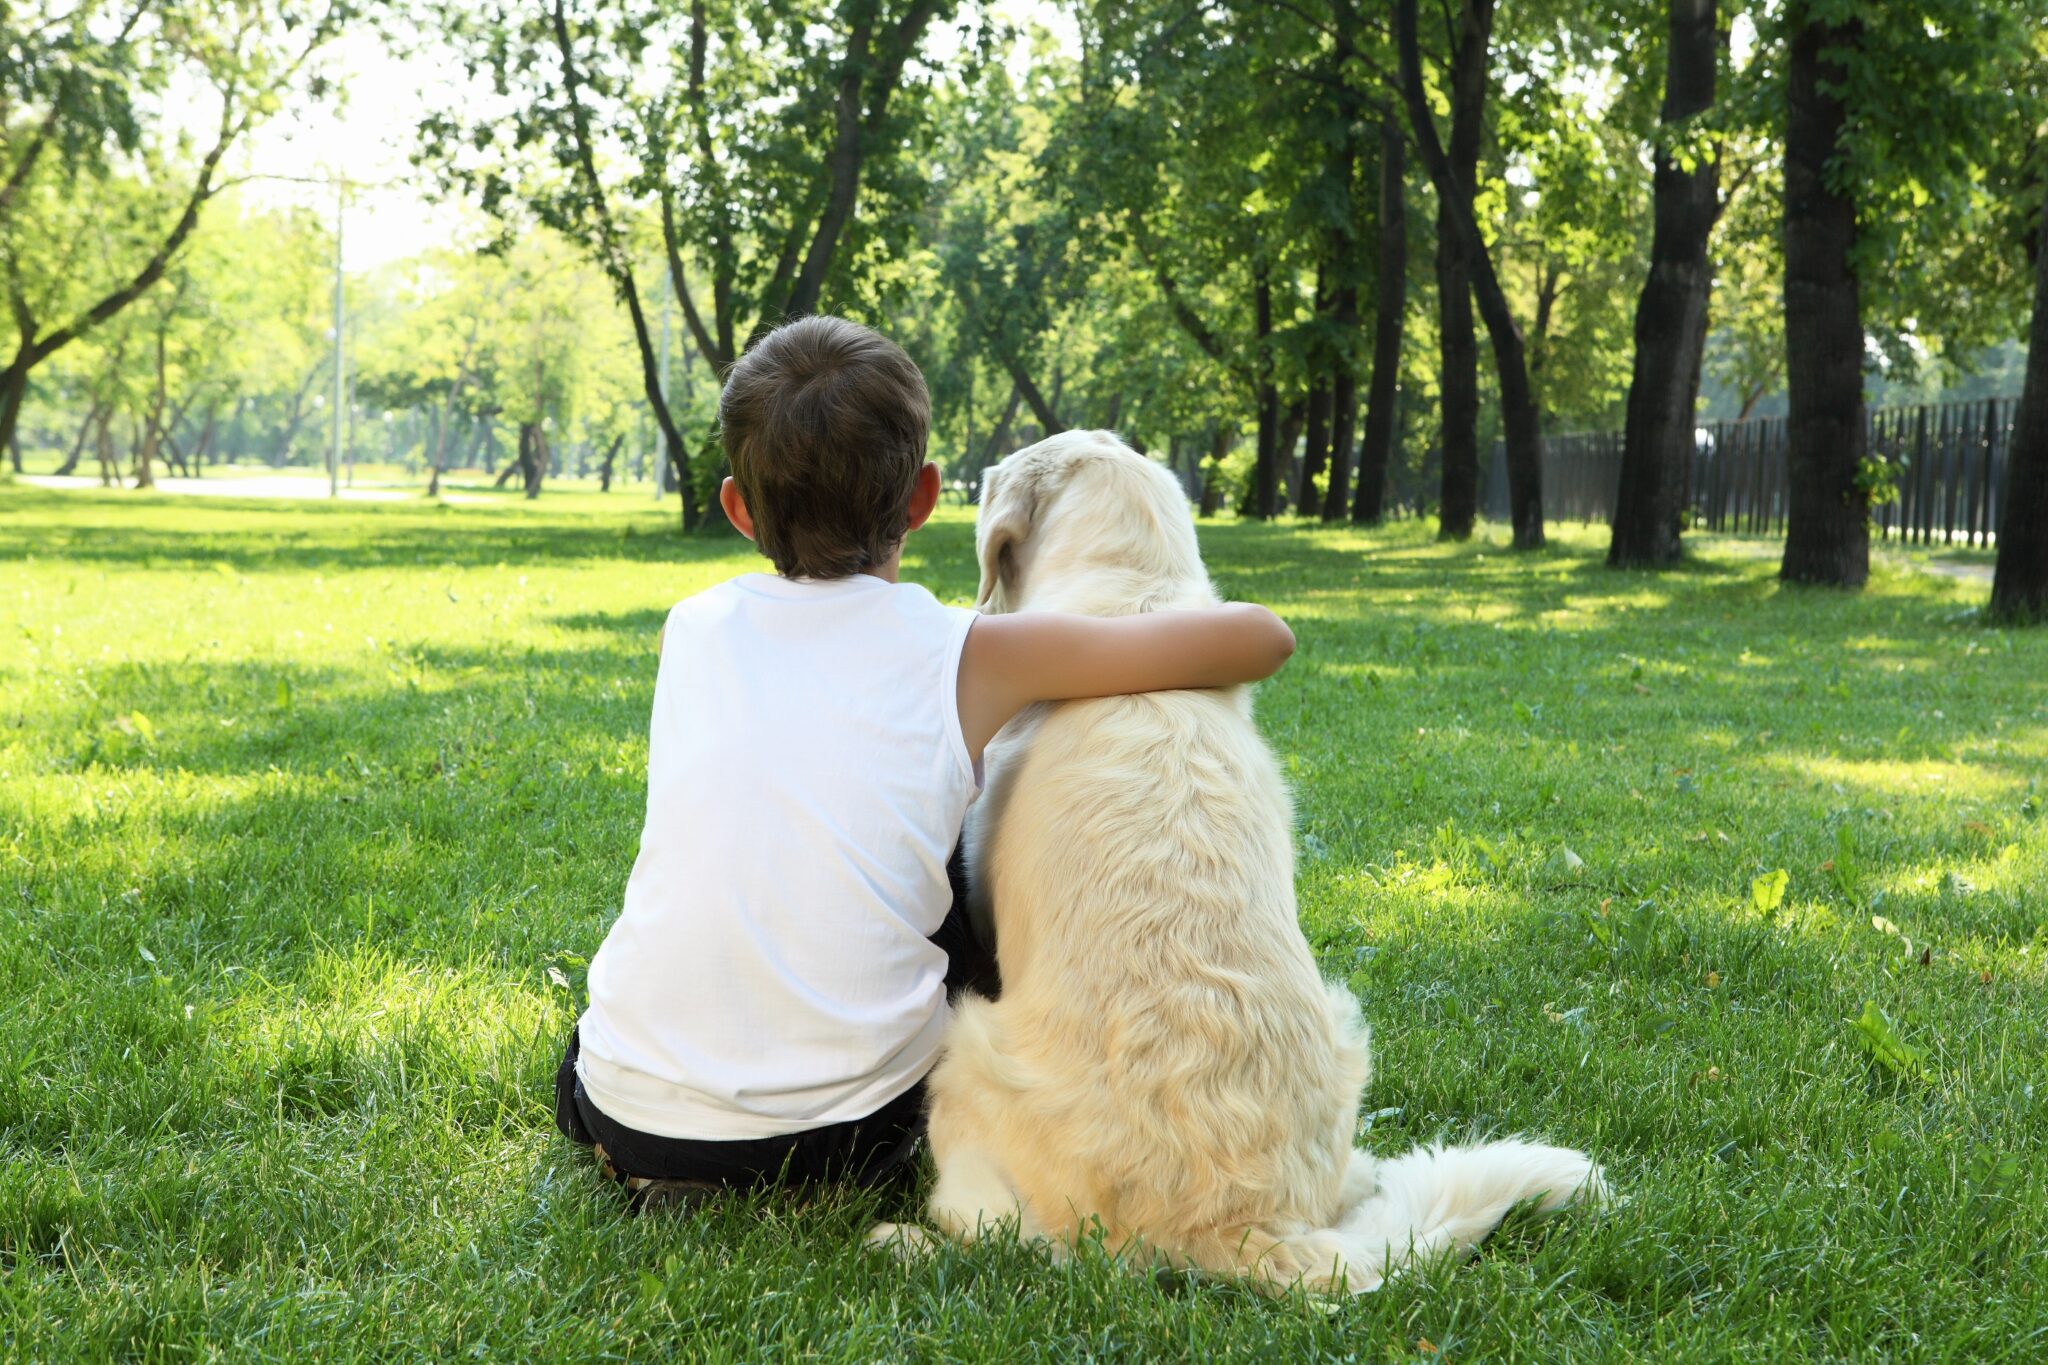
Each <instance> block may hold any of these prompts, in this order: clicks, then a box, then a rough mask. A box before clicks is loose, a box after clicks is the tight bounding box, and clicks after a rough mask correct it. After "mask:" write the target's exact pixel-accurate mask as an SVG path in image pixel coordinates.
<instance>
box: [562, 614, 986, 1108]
mask: <svg viewBox="0 0 2048 1365" xmlns="http://www.w3.org/2000/svg"><path fill="white" fill-rule="evenodd" d="M973 621H974V613H973V612H971V611H969V610H967V609H965V608H954V607H944V606H941V605H940V604H939V603H938V602H937V601H935V600H934V599H933V598H932V596H931V594H930V593H928V592H926V591H925V590H924V589H922V588H920V587H916V586H914V585H908V584H896V583H890V582H886V581H884V580H882V579H880V578H875V577H870V576H867V575H855V576H852V577H848V578H841V579H833V580H826V581H811V580H799V579H788V578H781V577H777V576H775V575H771V574H749V575H746V576H745V577H742V578H739V579H736V580H733V581H732V582H729V583H725V584H721V585H720V586H718V587H716V588H712V589H710V590H709V591H707V592H704V593H701V594H699V595H697V596H696V597H692V598H690V599H688V600H686V601H684V602H682V603H680V604H679V605H678V606H677V607H676V608H675V610H674V611H673V612H672V613H671V614H670V616H669V622H668V626H667V629H666V632H665V635H664V643H663V647H662V662H661V669H660V672H659V675H658V677H657V680H656V683H655V692H654V711H653V719H652V722H651V725H650V729H649V735H648V782H647V785H648V799H647V823H646V826H645V828H644V829H643V831H642V834H641V845H640V856H639V859H638V861H637V862H636V863H635V865H634V868H633V874H632V877H631V879H630V881H629V882H628V883H627V887H626V898H625V908H624V911H623V913H622V915H621V916H620V919H619V921H618V923H617V925H616V926H615V927H614V928H613V929H612V931H611V934H610V936H609V937H608V938H607V939H606V940H605V944H604V946H603V948H602V949H601V950H600V951H599V953H598V955H597V957H596V959H595V961H593V963H592V964H591V969H590V1010H589V1012H588V1013H587V1014H585V1015H584V1017H583V1021H582V1024H581V1031H582V1042H583V1052H582V1061H581V1066H580V1074H581V1076H582V1078H583V1081H584V1085H585V1087H586V1089H587V1090H588V1092H589V1094H590V1097H591V1099H592V1100H594V1101H595V1102H596V1103H597V1105H598V1107H599V1108H600V1109H602V1110H604V1111H605V1112H606V1113H608V1114H611V1115H613V1116H615V1117H616V1118H618V1119H620V1120H622V1121H624V1122H625V1123H628V1124H630V1125H632V1126H633V1127H635V1128H637V1129H639V1130H641V1131H643V1132H647V1133H653V1134H657V1135H664V1136H674V1137H690V1138H709V1139H745V1138H758V1137H766V1136H771V1135H777V1134H783V1133H789V1132H795V1131H798V1130H801V1129H805V1128H811V1127H815V1126H818V1125H820V1124H824V1123H833V1122H840V1121H844V1120H850V1119H857V1118H860V1117H862V1116H864V1115H867V1114H869V1113H872V1112H873V1111H874V1110H876V1109H877V1108H879V1107H880V1106H881V1105H883V1104H885V1103H887V1102H888V1101H889V1100H892V1099H894V1098H895V1097H896V1096H897V1095H899V1094H901V1093H903V1092H904V1091H906V1090H908V1089H909V1088H910V1087H911V1086H913V1085H914V1084H916V1082H917V1081H918V1080H919V1078H921V1077H922V1076H923V1075H924V1073H925V1072H926V1070H928V1069H929V1066H930V1062H931V1058H932V1055H933V1053H934V1052H935V1050H936V1049H937V1047H938V1043H939V1035H940V1033H941V1031H942V1030H943V1027H944V1023H945V1017H946V1016H945V1009H944V1004H945V988H944V977H945V973H946V954H945V953H944V951H943V950H941V949H940V948H938V947H936V946H935V945H934V944H932V943H931V942H930V936H931V935H932V934H933V933H934V932H935V931H936V930H937V929H938V927H939V923H940V921H941V920H942V919H943V918H944V917H945V914H946V911H947V908H948V906H949V904H950V903H951V893H950V890H949V887H948V883H947V879H946V860H947V855H948V853H949V852H950V850H951V847H952V842H953V839H954V836H955V834H956V833H957V832H958V830H959V829H960V825H961V821H962V819H963V818H964V816H965V813H966V810H967V806H968V803H969V802H970V801H971V800H972V799H973V797H974V794H975V791H976V778H975V772H974V764H973V761H972V760H971V759H970V758H969V756H968V751H967V746H966V744H965V742H964V740H963V738H962V735H961V730H960V721H959V707H958V703H957V701H956V700H955V697H954V685H955V680H956V678H957V676H958V672H959V660H960V651H961V646H962V644H963V642H964V641H965V640H966V638H967V632H968V627H969V626H970V625H971V624H972V623H973Z"/></svg>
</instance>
